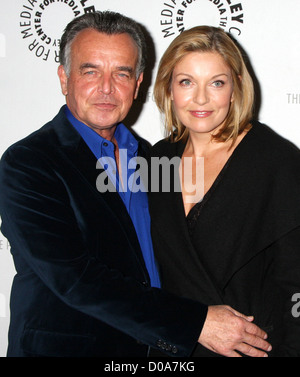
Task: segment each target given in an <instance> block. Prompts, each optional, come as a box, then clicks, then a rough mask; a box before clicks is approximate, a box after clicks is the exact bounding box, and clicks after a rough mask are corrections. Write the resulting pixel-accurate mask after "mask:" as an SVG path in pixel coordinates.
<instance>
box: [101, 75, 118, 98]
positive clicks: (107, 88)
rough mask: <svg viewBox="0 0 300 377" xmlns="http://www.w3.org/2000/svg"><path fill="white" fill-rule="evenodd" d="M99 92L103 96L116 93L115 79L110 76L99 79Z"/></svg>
mask: <svg viewBox="0 0 300 377" xmlns="http://www.w3.org/2000/svg"><path fill="white" fill-rule="evenodd" d="M98 90H99V91H100V92H102V93H103V94H111V93H113V91H114V83H113V78H112V77H111V75H110V74H103V75H102V76H101V77H100V79H99V84H98Z"/></svg>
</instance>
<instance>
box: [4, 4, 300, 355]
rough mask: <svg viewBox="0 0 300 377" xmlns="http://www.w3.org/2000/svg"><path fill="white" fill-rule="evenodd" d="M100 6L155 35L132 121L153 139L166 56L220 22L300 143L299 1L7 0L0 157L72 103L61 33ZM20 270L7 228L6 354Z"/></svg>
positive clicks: (280, 121)
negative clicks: (63, 76) (156, 88)
mask: <svg viewBox="0 0 300 377" xmlns="http://www.w3.org/2000/svg"><path fill="white" fill-rule="evenodd" d="M95 10H113V11H117V12H120V13H123V14H125V15H127V16H129V17H132V18H134V19H135V20H137V21H138V22H139V23H141V24H142V25H143V26H144V28H145V31H146V33H147V35H148V48H149V56H150V61H149V67H148V70H147V73H146V77H145V80H144V84H143V87H142V90H141V92H140V96H139V98H138V99H137V100H136V102H135V104H134V107H133V109H132V112H131V114H130V115H129V116H128V118H127V120H126V123H127V125H128V126H130V127H132V129H133V130H134V131H135V132H137V133H138V134H139V135H140V136H142V137H144V138H145V139H147V140H148V141H149V142H150V143H151V144H153V143H155V142H157V141H158V140H160V139H161V138H162V137H163V136H164V134H163V128H162V121H161V118H160V114H159V113H158V111H157V109H156V106H155V103H154V100H153V83H154V78H155V74H156V70H157V64H158V62H159V59H160V57H161V56H162V54H163V52H164V51H165V49H166V48H167V46H168V45H169V44H170V42H171V41H172V40H173V39H174V38H175V37H176V36H177V35H178V34H180V33H181V32H182V31H183V30H184V29H188V28H190V27H193V26H196V25H213V26H217V27H221V28H223V29H224V30H225V31H227V32H229V33H231V34H232V35H233V36H234V37H235V38H236V40H237V41H238V43H239V44H240V45H241V46H242V48H243V50H244V52H245V54H246V55H247V57H248V60H249V65H250V67H251V72H252V76H253V78H254V81H255V85H256V96H257V100H256V113H257V118H258V119H259V120H260V121H261V122H263V123H265V124H267V125H268V126H270V127H271V128H273V129H274V130H275V131H276V132H278V133H279V134H281V135H282V136H284V137H286V138H287V139H289V140H290V141H292V142H293V143H295V144H296V145H297V146H298V147H300V28H299V19H300V1H299V0H285V1H282V0H151V1H150V0H127V1H124V0H13V1H8V0H0V88H1V90H0V132H1V134H0V135H1V136H0V155H2V154H3V152H4V151H5V149H6V148H7V147H8V146H9V145H11V144H12V143H14V142H15V141H17V140H19V139H21V138H23V137H24V136H26V135H28V134H29V133H31V132H32V131H34V130H36V129H38V128H40V127H41V126H42V125H43V124H44V123H46V122H47V121H49V120H50V119H52V118H53V117H54V116H55V115H56V113H57V112H58V109H59V108H60V107H61V105H62V104H64V97H63V95H62V94H61V92H60V86H59V80H58V77H57V67H58V51H59V44H60V37H61V34H62V32H63V30H64V28H65V26H66V24H67V23H68V22H69V21H71V20H72V19H73V18H74V17H78V16H80V15H82V14H84V13H87V12H93V11H95ZM32 237H34V234H33V235H32ZM14 274H15V270H14V266H13V262H12V258H11V255H10V245H9V243H8V241H7V240H6V239H5V238H4V236H3V235H2V234H0V356H5V354H6V348H7V331H8V326H9V315H10V313H9V296H10V288H11V283H12V280H13V276H14ZM28 294H30V292H28Z"/></svg>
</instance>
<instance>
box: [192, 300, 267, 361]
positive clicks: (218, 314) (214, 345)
mask: <svg viewBox="0 0 300 377" xmlns="http://www.w3.org/2000/svg"><path fill="white" fill-rule="evenodd" d="M253 320H254V318H253V317H252V316H250V317H247V316H245V315H243V314H241V313H239V312H238V311H236V310H234V309H232V308H231V307H230V306H227V305H217V306H209V308H208V313H207V318H206V321H205V323H204V326H203V329H202V332H201V334H200V337H199V340H198V342H199V343H200V344H202V345H203V346H204V347H206V348H208V349H209V350H210V351H213V352H215V353H218V354H220V355H222V356H227V357H241V354H243V355H246V356H251V357H267V356H268V354H267V352H270V351H271V350H272V347H271V345H270V344H269V343H268V342H267V341H266V339H267V334H266V333H265V332H264V331H263V330H261V329H260V328H259V327H258V326H256V325H255V324H254V323H253Z"/></svg>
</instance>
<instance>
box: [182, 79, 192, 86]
mask: <svg viewBox="0 0 300 377" xmlns="http://www.w3.org/2000/svg"><path fill="white" fill-rule="evenodd" d="M179 84H180V85H181V86H190V85H191V81H190V80H189V79H184V80H181V81H180V83H179Z"/></svg>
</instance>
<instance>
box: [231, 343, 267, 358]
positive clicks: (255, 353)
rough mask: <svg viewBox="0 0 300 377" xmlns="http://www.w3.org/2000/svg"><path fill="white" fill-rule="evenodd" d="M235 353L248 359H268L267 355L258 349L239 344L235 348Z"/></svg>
mask: <svg viewBox="0 0 300 377" xmlns="http://www.w3.org/2000/svg"><path fill="white" fill-rule="evenodd" d="M236 351H239V352H241V353H242V354H243V355H246V356H250V357H268V354H267V353H266V352H264V351H261V350H260V349H257V348H254V347H251V346H250V345H249V344H246V343H240V344H239V345H238V346H237V347H236Z"/></svg>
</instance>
